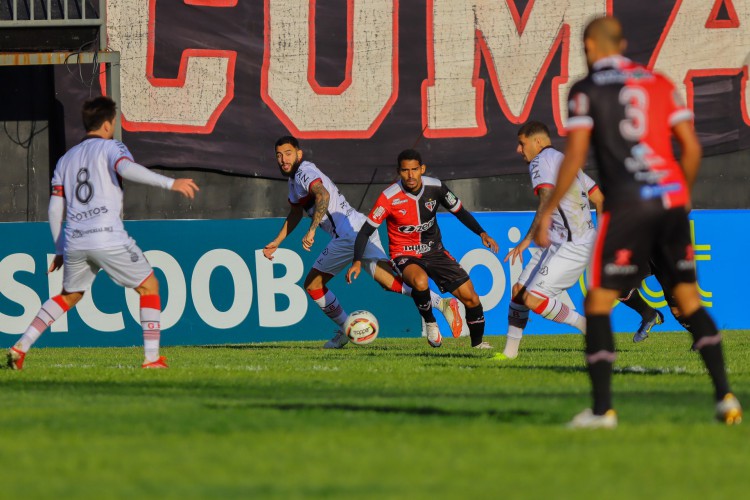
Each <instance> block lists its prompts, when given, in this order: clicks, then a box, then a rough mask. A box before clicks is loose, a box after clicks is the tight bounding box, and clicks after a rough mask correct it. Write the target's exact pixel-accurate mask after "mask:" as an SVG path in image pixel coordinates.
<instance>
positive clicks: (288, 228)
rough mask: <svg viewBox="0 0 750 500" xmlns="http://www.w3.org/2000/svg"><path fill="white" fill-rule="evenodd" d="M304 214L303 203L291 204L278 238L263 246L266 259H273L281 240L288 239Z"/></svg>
mask: <svg viewBox="0 0 750 500" xmlns="http://www.w3.org/2000/svg"><path fill="white" fill-rule="evenodd" d="M303 215H304V212H303V210H302V205H299V204H296V203H295V204H292V205H291V208H290V209H289V213H288V214H287V216H286V220H285V221H284V224H283V225H282V226H281V230H280V231H279V234H278V235H277V236H276V238H274V239H273V241H271V242H270V243H269V244H268V245H266V246H265V247H263V256H264V257H265V258H266V259H268V260H273V254H274V252H276V249H277V248H279V245H281V242H282V241H284V239H286V237H287V236H289V234H291V232H292V231H294V228H296V227H297V224H299V221H301V220H302V216H303Z"/></svg>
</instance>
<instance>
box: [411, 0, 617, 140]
mask: <svg viewBox="0 0 750 500" xmlns="http://www.w3.org/2000/svg"><path fill="white" fill-rule="evenodd" d="M611 12H612V5H611V0H581V1H577V2H569V1H562V2H561V1H560V0H529V3H528V4H527V5H526V8H525V10H524V12H523V15H519V13H518V10H517V9H516V5H515V2H514V0H428V1H427V65H428V79H427V80H425V81H424V82H423V84H422V126H423V127H424V128H425V136H426V137H435V138H438V137H477V136H482V135H485V134H486V133H487V125H486V122H485V118H484V81H483V80H480V78H479V67H480V66H479V65H480V63H481V60H482V59H484V61H485V63H486V64H487V70H488V72H489V76H490V80H491V82H492V88H493V90H494V92H495V97H496V98H497V100H498V103H499V104H500V108H501V109H502V111H503V113H504V114H505V116H506V117H507V118H508V120H510V121H511V122H513V123H522V122H524V121H525V120H526V119H528V117H529V113H530V112H531V107H532V105H533V104H534V99H535V98H536V94H537V91H538V90H539V86H540V85H541V83H542V80H543V78H544V75H545V74H546V72H547V69H548V67H549V65H550V62H551V61H552V58H553V57H554V56H555V54H556V53H557V52H558V49H561V50H562V58H561V59H562V60H561V68H560V76H558V77H556V78H555V79H554V81H553V84H552V109H553V110H554V115H555V122H556V124H557V127H558V129H559V131H560V132H562V131H563V130H564V125H563V123H564V121H565V120H566V119H567V106H566V101H567V97H568V91H569V90H570V87H571V86H572V85H573V83H575V81H576V80H577V79H578V78H580V77H583V76H584V75H585V74H586V71H587V68H586V59H585V56H584V52H583V41H582V36H583V29H584V27H585V25H586V22H588V20H590V19H591V17H593V16H596V15H605V14H609V13H611Z"/></svg>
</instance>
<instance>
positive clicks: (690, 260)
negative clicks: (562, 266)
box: [590, 205, 696, 296]
mask: <svg viewBox="0 0 750 500" xmlns="http://www.w3.org/2000/svg"><path fill="white" fill-rule="evenodd" d="M651 261H653V264H654V266H655V267H656V269H658V270H659V275H660V276H659V278H660V279H659V281H660V283H661V284H662V286H664V285H666V284H668V287H669V288H671V287H673V286H675V285H677V284H679V283H695V281H696V277H695V259H694V257H693V245H692V242H691V240H690V221H689V220H688V216H687V213H686V212H685V209H684V208H682V207H678V208H672V209H669V210H664V209H663V208H661V207H659V206H655V205H649V206H639V207H631V208H627V209H622V208H620V209H617V210H612V211H610V212H605V213H604V214H603V216H602V220H601V223H600V224H599V234H598V236H597V240H596V246H595V247H594V252H593V254H592V256H591V283H590V284H591V287H592V288H607V289H610V290H617V291H619V292H621V293H622V292H626V291H628V290H630V289H632V288H637V287H638V286H640V282H641V280H642V279H643V277H644V276H646V275H648V274H651V265H650V262H651ZM668 294H670V290H666V289H665V290H664V295H665V296H666V295H668Z"/></svg>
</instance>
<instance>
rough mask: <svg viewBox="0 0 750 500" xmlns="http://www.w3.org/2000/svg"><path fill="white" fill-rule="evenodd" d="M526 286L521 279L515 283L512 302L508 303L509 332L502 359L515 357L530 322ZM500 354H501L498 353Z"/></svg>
mask: <svg viewBox="0 0 750 500" xmlns="http://www.w3.org/2000/svg"><path fill="white" fill-rule="evenodd" d="M525 292H526V286H525V285H523V284H522V283H521V282H520V281H519V282H518V283H516V284H515V285H513V290H512V294H511V299H510V304H509V305H508V334H507V335H506V337H505V348H504V349H503V356H502V357H500V359H515V358H516V357H518V348H519V346H520V345H521V338H522V337H523V331H524V329H525V328H526V324H527V323H528V322H529V308H528V307H526V304H524V301H523V295H524V293H525ZM497 356H499V355H497Z"/></svg>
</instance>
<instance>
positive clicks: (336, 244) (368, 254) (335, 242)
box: [313, 231, 389, 276]
mask: <svg viewBox="0 0 750 500" xmlns="http://www.w3.org/2000/svg"><path fill="white" fill-rule="evenodd" d="M356 239H357V233H352V234H350V235H348V236H342V237H339V238H333V239H332V240H331V241H330V242H329V243H328V245H327V246H326V247H325V248H324V249H323V251H322V252H321V253H320V255H318V258H317V259H316V260H315V264H313V269H317V270H318V271H320V272H321V273H325V274H330V275H332V276H335V275H337V274H338V273H340V272H341V271H343V270H344V269H346V268H348V267H349V266H350V265H351V263H352V259H353V258H354V241H355V240H356ZM381 260H385V261H388V260H389V259H388V257H387V256H386V255H385V251H384V250H383V245H382V243H380V235H379V234H378V232H377V231H375V232H374V233H373V234H372V236H370V240H369V241H368V242H367V247H365V253H364V255H363V256H362V264H363V269H364V270H365V271H366V272H367V273H368V274H369V275H370V276H374V275H375V267H376V266H377V265H378V261H381Z"/></svg>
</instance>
